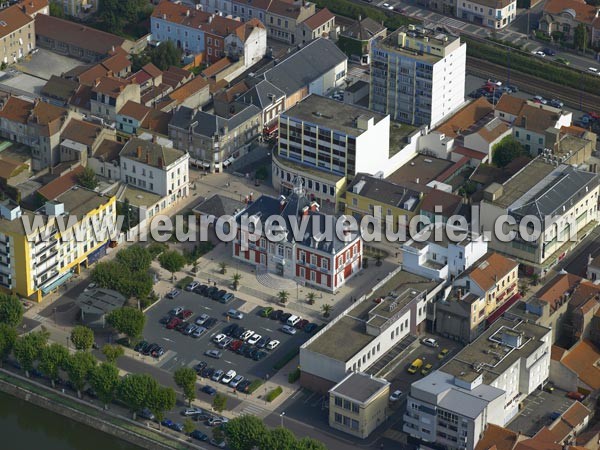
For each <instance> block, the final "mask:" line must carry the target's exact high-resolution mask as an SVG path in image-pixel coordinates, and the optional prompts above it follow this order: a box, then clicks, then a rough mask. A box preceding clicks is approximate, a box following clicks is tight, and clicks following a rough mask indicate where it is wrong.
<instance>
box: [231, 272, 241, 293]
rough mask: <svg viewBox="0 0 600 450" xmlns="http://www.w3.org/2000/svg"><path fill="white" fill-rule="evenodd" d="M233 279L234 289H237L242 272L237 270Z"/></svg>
mask: <svg viewBox="0 0 600 450" xmlns="http://www.w3.org/2000/svg"><path fill="white" fill-rule="evenodd" d="M231 278H232V280H233V290H234V291H237V290H238V287H239V286H240V280H241V279H242V274H241V273H239V272H236V273H234V274H233V277H231Z"/></svg>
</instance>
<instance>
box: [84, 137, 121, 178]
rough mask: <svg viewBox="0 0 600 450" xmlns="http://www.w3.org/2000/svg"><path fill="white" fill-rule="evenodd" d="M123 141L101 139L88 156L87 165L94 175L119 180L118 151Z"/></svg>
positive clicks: (119, 151)
mask: <svg viewBox="0 0 600 450" xmlns="http://www.w3.org/2000/svg"><path fill="white" fill-rule="evenodd" d="M122 149H123V143H121V142H118V141H116V140H113V139H109V138H107V139H103V140H102V141H101V142H100V144H99V145H98V147H97V148H96V150H95V152H94V154H93V155H92V156H90V157H89V158H88V165H87V166H88V167H89V168H90V169H92V170H93V171H94V172H95V173H96V175H98V176H101V177H103V178H107V179H108V180H111V181H120V180H121V167H120V166H119V153H121V150H122Z"/></svg>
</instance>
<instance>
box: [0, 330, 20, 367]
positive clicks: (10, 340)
mask: <svg viewBox="0 0 600 450" xmlns="http://www.w3.org/2000/svg"><path fill="white" fill-rule="evenodd" d="M15 342H17V330H15V328H14V327H11V326H10V325H7V324H5V323H0V367H1V366H2V361H4V360H5V359H6V358H8V355H10V353H11V352H12V351H13V348H14V346H15Z"/></svg>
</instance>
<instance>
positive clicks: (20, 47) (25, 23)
mask: <svg viewBox="0 0 600 450" xmlns="http://www.w3.org/2000/svg"><path fill="white" fill-rule="evenodd" d="M0 24H5V25H3V26H2V27H0V61H2V63H4V64H13V63H15V62H17V61H18V60H20V59H21V58H23V57H24V56H26V55H28V54H29V53H30V52H31V50H33V49H34V48H35V34H36V30H35V23H34V20H33V18H32V17H31V16H29V15H27V14H26V13H25V12H23V9H22V7H21V6H19V5H13V6H9V7H8V8H6V9H3V10H2V11H0Z"/></svg>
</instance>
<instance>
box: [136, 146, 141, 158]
mask: <svg viewBox="0 0 600 450" xmlns="http://www.w3.org/2000/svg"><path fill="white" fill-rule="evenodd" d="M137 158H138V159H142V146H141V145H138V147H137Z"/></svg>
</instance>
